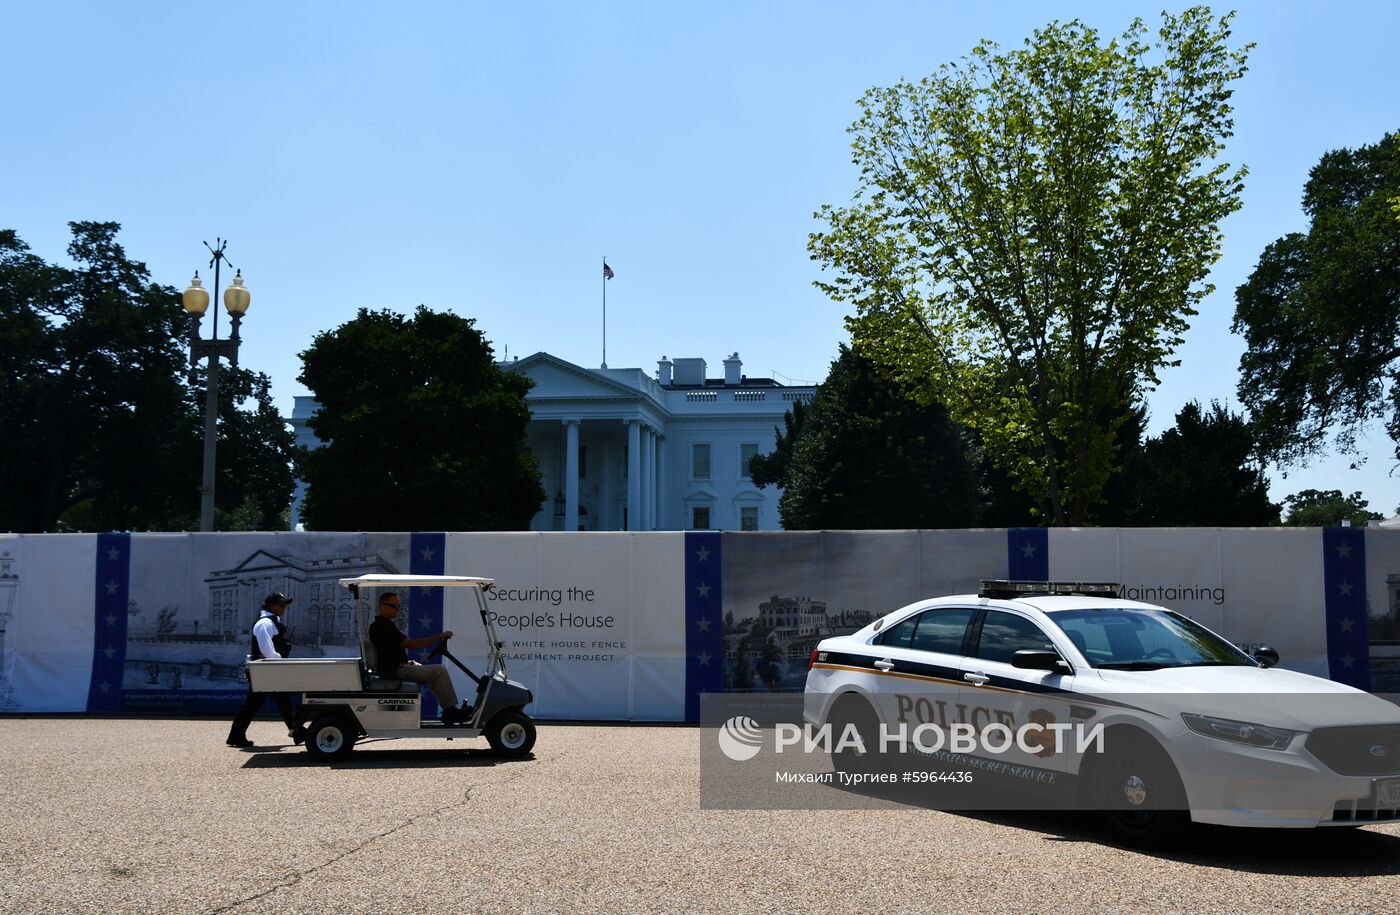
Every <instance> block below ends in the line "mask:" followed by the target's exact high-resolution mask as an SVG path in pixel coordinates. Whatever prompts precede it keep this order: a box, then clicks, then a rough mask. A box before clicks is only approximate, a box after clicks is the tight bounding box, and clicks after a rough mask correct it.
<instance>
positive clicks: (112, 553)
mask: <svg viewBox="0 0 1400 915" xmlns="http://www.w3.org/2000/svg"><path fill="white" fill-rule="evenodd" d="M120 555H121V551H120V550H118V549H117V548H116V547H112V548H111V549H109V550H108V551H107V561H108V562H116V561H117V557H118V556H120Z"/></svg>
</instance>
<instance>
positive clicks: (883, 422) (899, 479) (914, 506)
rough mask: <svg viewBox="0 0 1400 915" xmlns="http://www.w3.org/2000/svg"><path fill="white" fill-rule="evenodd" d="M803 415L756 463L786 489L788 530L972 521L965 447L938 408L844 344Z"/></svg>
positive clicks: (782, 506)
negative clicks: (910, 391) (921, 400)
mask: <svg viewBox="0 0 1400 915" xmlns="http://www.w3.org/2000/svg"><path fill="white" fill-rule="evenodd" d="M794 407H797V405H796V404H794ZM798 409H799V411H800V412H794V413H789V414H788V423H787V433H786V434H784V433H782V432H779V433H778V446H777V448H776V449H775V451H774V452H773V453H772V454H770V455H766V456H763V457H760V458H756V459H754V460H753V461H751V462H750V465H749V466H750V472H751V473H752V474H753V477H754V482H755V483H756V484H758V485H766V484H769V483H777V484H780V485H781V486H783V495H782V497H781V499H780V500H779V502H778V512H779V514H780V515H781V516H782V520H783V527H784V528H786V529H788V530H821V529H842V530H870V529H905V528H939V527H965V526H970V525H972V524H973V523H975V521H976V519H977V512H978V486H977V478H976V476H975V474H974V472H973V468H972V464H971V461H970V459H969V455H968V450H967V443H966V441H965V439H964V436H963V433H962V430H961V429H960V428H959V427H958V426H957V425H956V424H955V423H954V422H952V420H951V419H950V418H949V416H948V411H947V410H946V409H945V408H944V407H942V406H941V405H939V404H925V403H920V402H919V401H918V400H917V399H916V398H914V397H913V396H911V394H910V393H909V392H908V391H907V390H906V389H905V388H904V387H902V386H901V385H900V384H899V383H897V382H895V381H893V380H891V379H890V378H888V377H887V376H886V375H885V373H883V372H881V371H880V370H879V368H878V367H877V366H876V365H875V364H874V363H873V362H871V361H870V360H869V359H866V358H864V357H863V356H861V355H860V354H859V353H858V352H857V351H854V350H852V349H849V348H847V347H846V346H844V345H843V346H842V347H841V353H840V356H839V357H838V358H837V359H836V361H835V362H833V363H832V366H831V373H830V375H828V377H827V379H826V381H825V382H823V383H822V385H821V386H820V387H819V388H818V389H817V393H816V395H815V396H814V397H813V398H812V402H811V404H810V405H809V406H808V407H806V408H805V409H801V408H798Z"/></svg>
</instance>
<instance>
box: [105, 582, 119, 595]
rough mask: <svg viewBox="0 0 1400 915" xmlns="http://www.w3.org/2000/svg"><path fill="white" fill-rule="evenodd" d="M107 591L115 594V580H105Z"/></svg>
mask: <svg viewBox="0 0 1400 915" xmlns="http://www.w3.org/2000/svg"><path fill="white" fill-rule="evenodd" d="M107 593H108V594H116V593H117V583H116V582H115V581H109V582H107Z"/></svg>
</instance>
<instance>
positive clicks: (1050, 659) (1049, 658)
mask: <svg viewBox="0 0 1400 915" xmlns="http://www.w3.org/2000/svg"><path fill="white" fill-rule="evenodd" d="M1011 666H1012V667H1016V668H1020V669H1021V670H1049V671H1054V672H1055V673H1069V672H1070V670H1071V669H1072V668H1071V667H1070V666H1069V664H1068V663H1067V662H1066V661H1065V660H1064V659H1063V658H1061V657H1060V655H1059V654H1058V653H1057V652H1054V651H1037V650H1036V649H1033V648H1022V649H1021V650H1020V651H1018V652H1016V653H1015V654H1014V655H1012V656H1011Z"/></svg>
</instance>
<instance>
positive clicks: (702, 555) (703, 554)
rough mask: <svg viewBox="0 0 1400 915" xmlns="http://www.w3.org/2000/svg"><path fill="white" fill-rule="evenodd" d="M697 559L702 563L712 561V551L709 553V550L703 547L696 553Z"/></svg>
mask: <svg viewBox="0 0 1400 915" xmlns="http://www.w3.org/2000/svg"><path fill="white" fill-rule="evenodd" d="M695 558H696V559H698V560H699V561H700V562H709V561H710V551H709V549H708V548H706V547H703V546H702V547H701V548H700V549H698V550H696V551H695Z"/></svg>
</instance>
